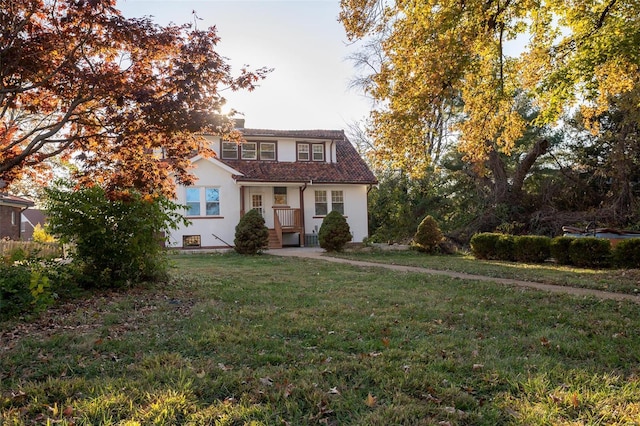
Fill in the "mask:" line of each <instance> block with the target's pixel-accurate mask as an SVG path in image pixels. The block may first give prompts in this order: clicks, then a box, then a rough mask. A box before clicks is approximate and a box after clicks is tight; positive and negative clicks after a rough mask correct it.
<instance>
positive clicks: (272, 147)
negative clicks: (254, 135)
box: [260, 142, 276, 160]
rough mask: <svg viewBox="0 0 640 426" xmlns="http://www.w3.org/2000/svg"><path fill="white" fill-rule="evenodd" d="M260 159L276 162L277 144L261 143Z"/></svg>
mask: <svg viewBox="0 0 640 426" xmlns="http://www.w3.org/2000/svg"><path fill="white" fill-rule="evenodd" d="M260 159H261V160H275V159H276V143H275V142H260Z"/></svg>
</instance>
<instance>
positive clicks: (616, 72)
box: [595, 58, 640, 114]
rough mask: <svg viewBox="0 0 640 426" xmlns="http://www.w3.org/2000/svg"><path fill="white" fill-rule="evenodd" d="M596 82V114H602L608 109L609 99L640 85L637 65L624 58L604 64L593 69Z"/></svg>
mask: <svg viewBox="0 0 640 426" xmlns="http://www.w3.org/2000/svg"><path fill="white" fill-rule="evenodd" d="M595 78H596V80H597V82H598V88H599V96H598V99H597V102H596V104H597V107H596V113H598V114H599V113H602V112H604V111H606V110H607V109H608V108H609V100H610V98H611V97H613V96H616V95H620V94H622V93H625V92H630V91H631V90H633V88H634V87H636V85H638V84H639V83H640V78H639V77H638V64H634V63H631V62H629V61H628V60H627V59H626V58H616V59H614V60H611V61H608V62H605V63H604V64H601V65H599V66H598V67H596V69H595Z"/></svg>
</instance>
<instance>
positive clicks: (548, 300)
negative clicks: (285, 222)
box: [0, 254, 640, 425]
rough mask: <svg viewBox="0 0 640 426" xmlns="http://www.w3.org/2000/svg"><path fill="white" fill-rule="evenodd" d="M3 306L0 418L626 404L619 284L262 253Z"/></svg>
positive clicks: (463, 414) (352, 421)
mask: <svg viewBox="0 0 640 426" xmlns="http://www.w3.org/2000/svg"><path fill="white" fill-rule="evenodd" d="M173 262H174V263H175V265H176V266H175V269H174V270H173V278H172V280H171V281H170V282H169V283H166V284H164V285H162V286H150V287H149V288H144V289H137V290H133V291H130V292H127V293H119V294H118V293H103V294H99V295H96V296H95V297H94V298H92V299H89V300H83V301H78V302H77V303H76V304H74V305H65V306H61V307H58V308H56V309H55V310H52V311H50V312H49V313H48V314H45V315H44V316H43V317H42V318H41V319H39V320H38V321H36V322H19V321H13V322H6V323H1V324H0V424H11V425H13V424H17V425H20V424H46V423H47V422H50V423H56V424H66V425H70V424H75V425H80V424H96V425H97V424H100V425H108V424H130V425H134V424H194V425H208V424H219V425H243V424H250V425H307V424H320V425H391V424H394V425H401V424H404V425H500V424H513V425H548V424H554V425H556V424H566V425H569V424H571V425H574V424H585V425H587V424H589V425H595V424H607V425H616V424H617V425H623V424H624V425H628V424H637V423H638V422H640V336H639V335H638V333H637V331H638V329H640V309H638V305H636V304H633V303H627V302H612V301H599V300H595V299H585V298H575V297H571V296H566V295H557V294H549V293H545V292H537V291H532V290H524V289H520V288H510V287H506V286H504V285H494V284H491V283H487V282H479V281H467V280H461V279H453V278H446V277H441V276H433V275H424V274H413V273H397V272H393V271H387V270H382V269H380V268H358V267H352V266H347V265H336V264H333V263H328V262H324V261H320V260H303V259H293V258H281V257H275V256H267V255H263V256H254V257H242V256H239V255H235V254H227V255H186V256H174V257H173Z"/></svg>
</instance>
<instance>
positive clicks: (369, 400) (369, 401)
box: [364, 393, 378, 408]
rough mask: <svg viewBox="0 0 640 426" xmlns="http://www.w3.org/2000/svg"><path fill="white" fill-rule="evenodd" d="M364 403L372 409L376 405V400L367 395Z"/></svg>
mask: <svg viewBox="0 0 640 426" xmlns="http://www.w3.org/2000/svg"><path fill="white" fill-rule="evenodd" d="M364 403H365V405H366V406H367V407H369V408H374V407H375V406H376V405H377V404H378V398H377V397H375V396H373V395H371V393H369V395H367V399H365V400H364Z"/></svg>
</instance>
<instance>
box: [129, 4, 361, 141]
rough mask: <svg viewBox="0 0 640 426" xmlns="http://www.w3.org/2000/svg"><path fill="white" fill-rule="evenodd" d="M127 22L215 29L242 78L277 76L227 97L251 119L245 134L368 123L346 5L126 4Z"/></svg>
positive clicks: (220, 47) (222, 51) (222, 50)
mask: <svg viewBox="0 0 640 426" xmlns="http://www.w3.org/2000/svg"><path fill="white" fill-rule="evenodd" d="M117 8H118V9H120V10H121V11H122V13H123V15H124V16H125V17H130V18H133V17H142V16H152V17H153V20H154V22H156V23H158V24H161V25H166V24H167V23H169V22H174V23H176V24H183V23H193V22H194V19H193V15H192V11H194V10H195V11H196V14H197V16H198V17H199V18H201V19H202V20H198V21H197V25H198V28H200V29H205V28H208V27H210V26H213V25H215V26H216V27H217V29H218V35H219V36H220V37H221V39H222V40H221V42H220V44H219V45H218V52H219V53H220V54H222V55H223V56H225V57H226V58H228V59H229V63H230V64H231V66H232V70H234V71H235V72H236V73H237V72H238V70H239V69H240V67H242V66H243V65H245V64H248V65H250V68H254V69H255V68H260V67H263V66H266V67H270V68H275V70H274V71H273V72H272V73H271V74H269V75H268V77H267V78H266V79H265V80H263V81H262V82H260V83H259V84H260V87H258V88H257V89H256V90H254V91H253V92H246V91H245V92H227V93H225V94H224V96H225V97H226V98H227V106H228V107H229V108H234V109H236V110H238V111H240V112H242V113H244V118H245V120H246V123H245V126H246V127H250V128H267V129H283V130H284V129H287V130H289V129H291V130H293V129H346V128H347V126H348V124H350V123H353V122H354V121H356V120H361V119H363V118H365V117H366V116H367V115H368V113H369V109H370V101H369V100H368V99H366V98H365V97H364V96H362V95H361V94H360V93H359V92H358V91H357V90H355V89H350V88H349V81H350V80H351V79H352V78H353V76H354V75H355V70H354V69H353V66H352V63H351V61H350V60H348V59H347V56H348V55H349V54H350V53H353V52H354V51H355V50H357V48H358V46H357V45H356V46H354V45H349V43H348V42H347V38H346V35H345V32H344V29H343V27H342V25H341V24H340V23H339V22H338V21H337V17H338V14H339V12H340V8H339V0H315V1H307V0H289V1H274V0H252V1H249V0H235V1H230V0H225V1H222V0H200V1H186V0H118V2H117Z"/></svg>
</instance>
